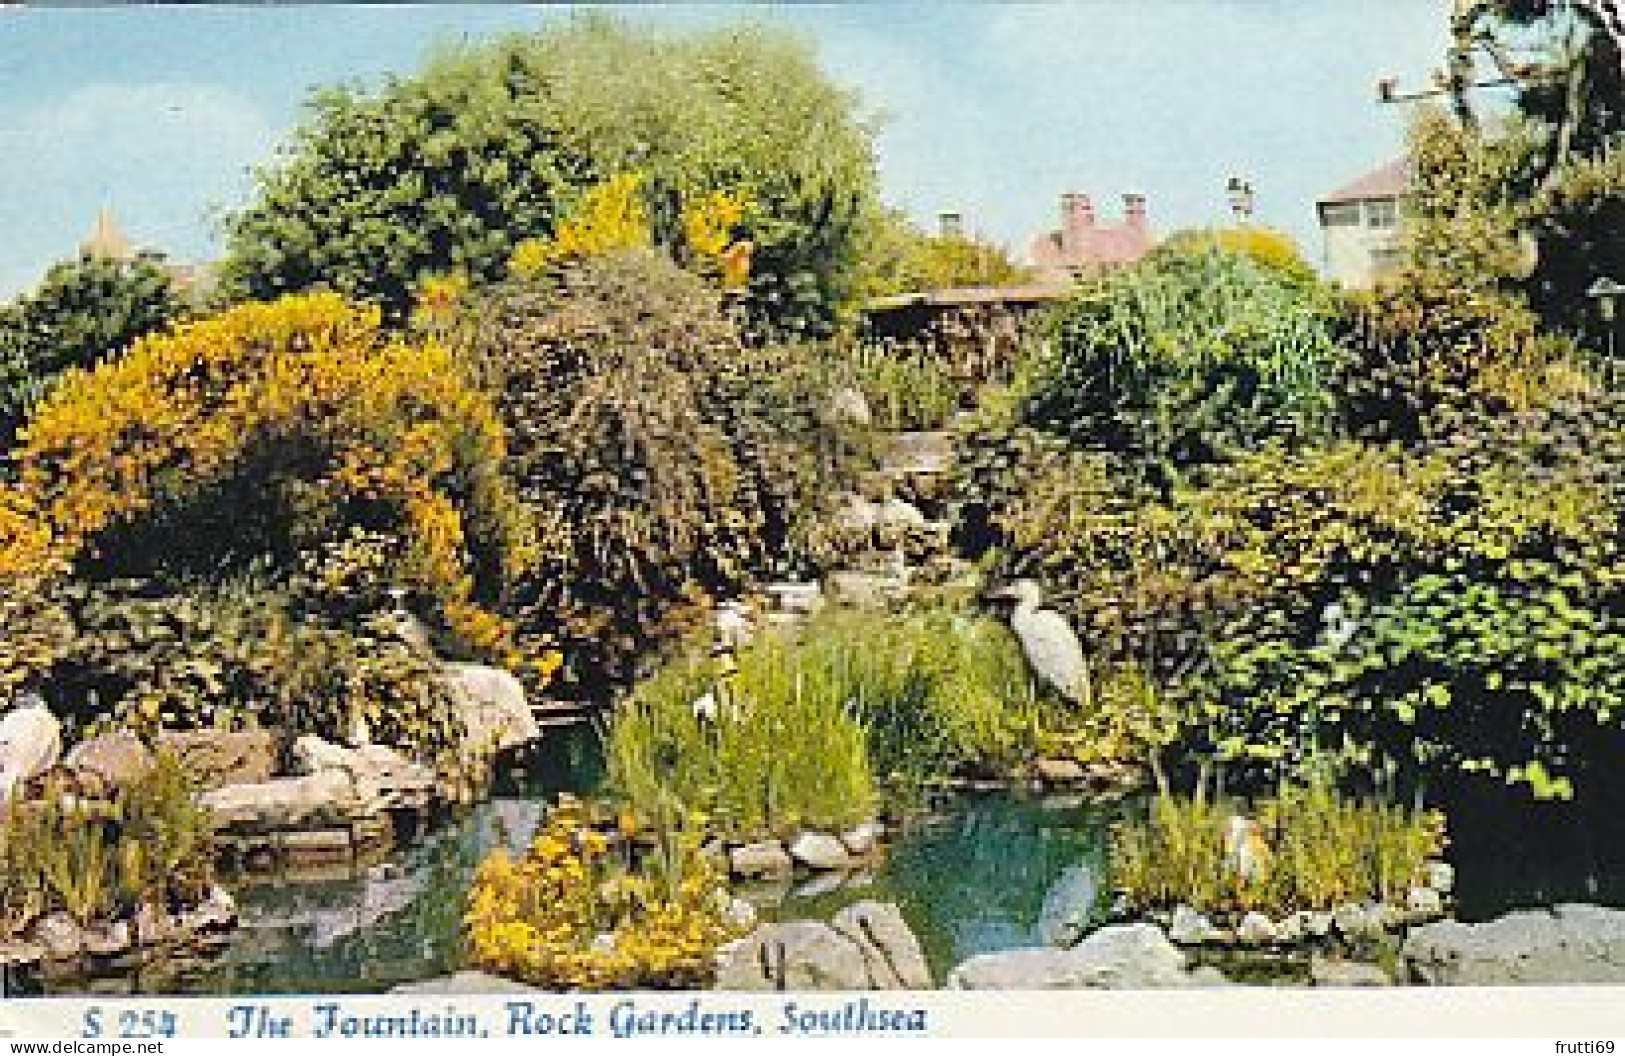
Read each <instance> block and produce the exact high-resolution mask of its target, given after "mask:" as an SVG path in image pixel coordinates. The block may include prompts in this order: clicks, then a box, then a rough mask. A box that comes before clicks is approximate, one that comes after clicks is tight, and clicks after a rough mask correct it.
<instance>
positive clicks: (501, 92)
mask: <svg viewBox="0 0 1625 1056" xmlns="http://www.w3.org/2000/svg"><path fill="white" fill-rule="evenodd" d="M873 170H874V164H873V152H872V145H871V142H870V133H869V129H868V127H867V126H866V124H865V123H864V121H863V119H862V118H861V116H860V114H859V112H858V104H857V100H856V99H855V97H854V96H852V95H851V94H849V93H847V92H845V91H842V90H840V89H838V88H836V87H835V86H833V85H832V84H831V83H830V82H829V80H828V79H827V78H826V77H825V76H824V75H823V74H822V72H821V71H820V70H819V68H818V66H817V64H816V62H815V60H814V58H813V56H812V54H811V52H810V50H809V49H808V48H807V47H806V46H805V45H804V44H803V43H802V42H801V41H800V40H799V39H797V38H795V37H793V36H788V35H786V34H784V33H783V32H780V31H776V30H772V29H768V28H764V27H759V26H740V27H732V28H728V29H720V30H710V31H705V32H698V33H677V32H671V31H665V30H654V29H647V28H641V27H638V28H635V27H632V26H629V25H627V24H625V23H622V22H619V21H615V20H612V19H607V18H602V17H595V18H584V19H574V20H571V21H568V22H565V23H562V24H559V25H556V26H552V27H549V28H547V29H544V30H541V31H539V32H536V33H533V34H527V35H516V36H510V37H506V38H502V39H500V40H497V41H494V42H489V43H486V44H483V45H478V46H465V47H460V48H455V49H450V50H447V51H445V52H443V53H441V54H440V55H438V56H437V57H436V58H434V59H433V60H432V61H431V62H430V63H429V64H428V66H427V67H426V68H425V69H424V70H423V71H422V72H421V73H419V74H417V75H415V76H412V77H405V78H394V79H390V80H387V81H385V82H384V83H383V84H382V85H380V86H378V87H376V88H373V89H368V88H364V87H357V86H341V87H333V88H328V89H325V90H323V91H321V92H319V93H318V94H317V95H316V96H315V97H314V98H313V100H312V102H311V107H310V113H309V116H308V118H307V120H306V122H305V123H304V125H303V126H302V127H301V128H300V130H299V131H298V133H297V134H296V136H295V138H294V141H293V143H292V145H291V147H290V148H289V149H288V150H287V151H286V153H285V154H284V156H283V157H282V158H281V159H280V160H279V161H278V162H277V163H276V164H274V165H272V166H270V167H267V168H265V169H263V170H261V171H260V173H259V174H258V180H259V195H258V197H257V200H255V201H254V202H253V203H252V204H251V205H249V206H248V207H247V208H246V209H244V210H243V211H241V212H239V213H237V214H236V215H234V216H232V217H231V218H229V219H228V222H227V235H228V241H229V254H228V257H229V260H228V264H227V267H226V278H225V281H226V284H227V287H228V289H229V290H230V291H231V292H233V293H234V294H236V295H238V296H256V297H264V296H269V295H272V294H276V293H280V292H283V291H287V290H293V289H299V288H303V287H308V286H315V285H328V286H332V287H334V288H337V289H339V290H340V291H342V292H344V293H345V294H347V295H349V296H351V297H355V298H362V299H367V300H372V301H377V302H381V303H382V304H383V305H385V307H386V308H387V309H389V310H390V311H391V312H393V313H397V314H398V313H400V312H402V311H403V310H404V309H405V307H406V306H407V305H408V304H409V303H410V300H411V292H412V289H413V286H414V285H415V284H416V283H417V282H418V281H419V280H420V279H421V278H422V277H424V276H427V275H430V274H434V273H440V272H446V271H450V270H460V271H463V272H466V273H467V274H468V275H470V276H471V277H472V278H473V279H475V280H476V281H489V280H493V279H497V278H500V277H501V276H502V274H503V272H504V269H505V267H506V263H507V261H508V259H509V256H510V255H511V254H512V252H513V250H514V248H515V246H516V245H517V244H518V243H519V242H520V241H521V240H524V239H527V238H542V237H547V236H549V235H551V234H552V232H553V229H554V226H555V224H556V223H557V222H558V221H559V219H560V218H561V217H562V216H565V215H567V214H568V213H569V212H570V209H571V207H572V206H573V204H574V202H575V201H576V200H577V199H578V198H579V197H580V195H581V194H582V193H584V191H585V189H586V188H588V187H590V186H591V185H593V184H595V183H599V182H601V181H603V180H605V179H607V178H609V177H611V176H614V175H616V174H619V173H626V172H637V173H640V174H642V175H643V176H644V184H643V185H644V187H645V190H646V193H647V195H648V196H649V205H650V212H651V215H652V216H653V217H654V220H655V224H656V228H657V235H658V236H661V241H666V242H670V241H671V237H670V236H672V235H673V234H674V232H675V231H676V230H678V229H680V223H679V222H678V220H677V218H678V217H679V216H680V215H681V209H682V205H683V203H684V202H686V201H688V200H691V199H692V198H695V197H698V196H701V195H705V194H709V193H712V192H715V191H727V192H730V193H732V194H735V195H737V196H738V197H739V198H740V199H741V200H742V201H744V202H746V203H747V208H746V210H745V214H744V216H743V217H742V218H741V219H740V221H739V224H738V230H737V231H736V232H734V234H735V235H736V236H737V237H738V238H740V239H743V240H748V241H749V242H750V244H751V250H752V252H751V260H752V267H751V279H750V283H749V286H748V288H747V289H746V290H745V291H744V292H743V294H742V299H743V302H744V304H745V307H746V308H747V309H748V310H749V311H750V312H751V313H752V315H753V316H754V318H755V319H756V320H757V321H758V322H759V323H760V324H762V325H763V326H764V327H765V328H766V329H768V330H770V331H772V332H774V333H784V332H804V333H810V334H820V333H824V332H828V331H829V330H830V329H832V328H833V326H834V325H835V324H836V322H837V319H838V317H839V315H840V312H841V310H842V309H843V308H844V307H845V306H846V305H847V304H849V303H850V302H851V300H852V299H853V298H854V296H855V294H856V292H857V291H856V289H855V287H854V279H855V273H856V266H857V236H858V233H859V231H860V230H861V229H862V228H863V226H864V222H865V218H866V217H867V216H868V215H869V214H870V213H872V212H873V209H874V205H873V201H874V182H875V181H874V171H873Z"/></svg>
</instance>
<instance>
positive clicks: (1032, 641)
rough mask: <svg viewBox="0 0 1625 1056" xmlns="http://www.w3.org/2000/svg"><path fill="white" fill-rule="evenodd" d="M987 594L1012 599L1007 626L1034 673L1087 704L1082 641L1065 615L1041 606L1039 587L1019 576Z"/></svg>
mask: <svg viewBox="0 0 1625 1056" xmlns="http://www.w3.org/2000/svg"><path fill="white" fill-rule="evenodd" d="M988 597H989V598H990V599H992V600H995V601H1006V602H1014V603H1015V607H1014V608H1013V609H1012V610H1011V612H1010V629H1011V630H1012V631H1014V632H1015V635H1016V638H1017V640H1018V641H1020V642H1021V651H1022V653H1023V654H1024V655H1025V656H1026V657H1027V666H1028V667H1030V668H1032V671H1033V674H1035V675H1037V676H1038V679H1039V680H1040V681H1041V682H1044V683H1045V684H1047V685H1049V686H1051V687H1053V688H1054V689H1055V691H1056V692H1057V693H1059V694H1061V696H1063V697H1065V698H1066V699H1067V700H1070V701H1071V702H1072V703H1074V704H1078V705H1080V706H1084V707H1087V706H1088V705H1089V703H1090V697H1091V692H1092V690H1091V686H1090V684H1089V661H1088V658H1087V657H1085V656H1084V654H1083V643H1082V642H1081V641H1079V640H1078V635H1077V632H1075V631H1073V630H1072V625H1071V624H1070V623H1068V622H1067V621H1066V617H1065V616H1062V615H1061V614H1060V613H1058V612H1056V611H1055V610H1054V609H1046V608H1041V607H1040V606H1041V605H1042V604H1043V601H1044V592H1043V590H1042V588H1040V587H1039V585H1038V584H1037V583H1036V582H1034V581H1033V580H1030V579H1018V580H1016V581H1015V582H1014V583H1011V584H1010V585H1008V586H1006V587H1004V588H1002V589H1000V590H996V591H994V592H993V593H991V594H989V595H988Z"/></svg>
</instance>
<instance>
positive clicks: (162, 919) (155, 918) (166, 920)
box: [132, 902, 176, 946]
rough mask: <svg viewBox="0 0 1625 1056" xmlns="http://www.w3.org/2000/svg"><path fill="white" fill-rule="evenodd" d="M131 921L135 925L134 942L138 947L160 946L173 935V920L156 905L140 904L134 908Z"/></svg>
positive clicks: (165, 911)
mask: <svg viewBox="0 0 1625 1056" xmlns="http://www.w3.org/2000/svg"><path fill="white" fill-rule="evenodd" d="M132 919H133V921H134V924H135V942H136V945H138V946H158V945H162V944H163V943H166V942H168V941H169V940H170V939H171V938H172V937H173V936H174V935H175V929H176V920H175V918H174V917H172V916H171V915H170V914H169V912H168V911H167V910H165V909H164V907H162V906H160V905H157V904H156V903H153V902H143V903H141V904H140V905H139V906H137V907H135V916H134V918H132Z"/></svg>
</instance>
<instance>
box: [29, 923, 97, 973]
mask: <svg viewBox="0 0 1625 1056" xmlns="http://www.w3.org/2000/svg"><path fill="white" fill-rule="evenodd" d="M29 937H30V938H31V939H32V940H33V942H34V943H35V944H37V945H39V946H42V947H44V948H45V956H46V957H48V958H50V959H51V960H54V961H67V960H72V959H73V958H75V957H77V956H79V955H80V954H81V953H83V952H84V950H85V929H83V928H81V927H80V926H79V925H78V923H77V922H75V921H74V919H73V918H72V917H70V916H68V915H67V914H66V913H51V914H48V915H46V916H43V917H41V918H40V919H39V920H36V921H35V922H34V927H33V928H32V929H31V930H30V932H29Z"/></svg>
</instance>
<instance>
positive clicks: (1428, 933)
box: [1401, 904, 1625, 986]
mask: <svg viewBox="0 0 1625 1056" xmlns="http://www.w3.org/2000/svg"><path fill="white" fill-rule="evenodd" d="M1401 953H1402V957H1403V960H1404V962H1405V966H1406V970H1407V971H1408V973H1409V975H1410V977H1411V978H1412V979H1414V980H1415V981H1417V982H1421V983H1431V984H1434V985H1441V986H1509V985H1513V984H1519V983H1536V984H1542V985H1553V984H1564V983H1615V984H1618V983H1625V910H1617V909H1604V908H1603V907H1601V906H1593V905H1584V904H1568V905H1561V906H1557V907H1556V908H1554V909H1552V910H1549V911H1548V910H1539V909H1530V910H1518V911H1517V912H1513V913H1508V914H1507V915H1506V916H1504V917H1498V918H1497V919H1495V920H1492V921H1489V922H1487V923H1484V924H1462V923H1460V922H1458V921H1441V922H1439V923H1436V924H1428V925H1426V926H1424V927H1420V928H1416V929H1414V930H1412V931H1411V933H1410V935H1409V936H1408V937H1407V938H1406V940H1405V945H1404V948H1403V950H1402V951H1401Z"/></svg>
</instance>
